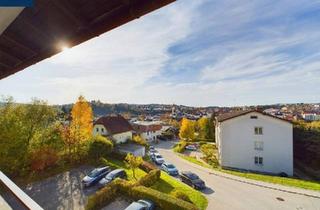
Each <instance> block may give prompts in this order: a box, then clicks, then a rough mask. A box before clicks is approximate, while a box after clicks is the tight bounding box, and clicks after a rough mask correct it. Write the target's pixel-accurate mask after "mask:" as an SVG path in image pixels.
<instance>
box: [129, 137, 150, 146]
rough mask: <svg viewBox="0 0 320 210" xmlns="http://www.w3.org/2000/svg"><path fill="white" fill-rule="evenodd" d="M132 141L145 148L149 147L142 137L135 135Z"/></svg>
mask: <svg viewBox="0 0 320 210" xmlns="http://www.w3.org/2000/svg"><path fill="white" fill-rule="evenodd" d="M132 141H133V142H135V143H137V144H140V145H143V146H146V145H147V142H146V140H145V139H144V138H142V137H141V136H140V135H135V136H134V137H133V139H132Z"/></svg>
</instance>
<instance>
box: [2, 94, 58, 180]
mask: <svg viewBox="0 0 320 210" xmlns="http://www.w3.org/2000/svg"><path fill="white" fill-rule="evenodd" d="M55 118H56V112H55V110H54V109H53V108H52V107H50V106H48V105H47V104H46V103H45V102H43V101H39V100H35V99H34V100H32V102H31V103H30V104H16V103H14V101H13V99H12V98H6V99H4V104H3V106H2V107H0V130H1V132H0V168H1V170H3V171H4V172H5V173H8V174H16V175H18V174H19V173H23V172H25V171H26V170H27V168H28V164H29V161H28V158H29V155H30V154H31V153H33V150H34V149H35V148H39V147H41V145H44V144H46V143H48V141H51V143H50V144H51V145H55V146H57V144H58V143H57V141H56V140H53V139H50V138H48V136H50V137H51V134H49V133H50V132H53V130H54V129H53V127H54V126H53V124H54V123H55V120H56V119H55Z"/></svg>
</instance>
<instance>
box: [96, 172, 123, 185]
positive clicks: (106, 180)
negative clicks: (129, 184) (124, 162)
mask: <svg viewBox="0 0 320 210" xmlns="http://www.w3.org/2000/svg"><path fill="white" fill-rule="evenodd" d="M116 178H121V179H126V178H127V174H126V172H125V170H123V169H115V170H113V171H111V172H110V173H108V174H107V175H106V176H105V177H103V178H102V179H101V180H100V181H99V185H100V187H103V186H105V185H107V184H109V183H110V182H111V181H112V180H114V179H116Z"/></svg>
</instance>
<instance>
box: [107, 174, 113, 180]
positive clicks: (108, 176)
mask: <svg viewBox="0 0 320 210" xmlns="http://www.w3.org/2000/svg"><path fill="white" fill-rule="evenodd" d="M114 175H115V174H114V173H109V174H108V175H107V176H106V177H105V178H106V179H108V180H112V179H113V177H114Z"/></svg>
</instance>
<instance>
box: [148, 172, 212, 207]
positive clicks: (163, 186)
mask: <svg viewBox="0 0 320 210" xmlns="http://www.w3.org/2000/svg"><path fill="white" fill-rule="evenodd" d="M151 188H153V189H155V190H158V191H160V192H163V193H166V194H169V193H170V192H171V191H173V190H175V189H176V190H180V191H182V192H185V193H186V194H187V195H188V196H189V198H190V200H191V201H192V202H193V203H194V204H195V205H196V206H197V207H198V208H199V209H201V210H204V209H206V208H207V206H208V201H207V199H206V197H204V195H202V193H201V192H199V191H197V190H194V189H193V188H191V187H189V186H188V185H185V184H184V183H182V182H180V181H179V180H176V179H174V178H173V177H171V176H170V175H168V174H166V173H165V172H161V180H160V181H159V182H158V183H156V184H155V185H153V186H152V187H151Z"/></svg>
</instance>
